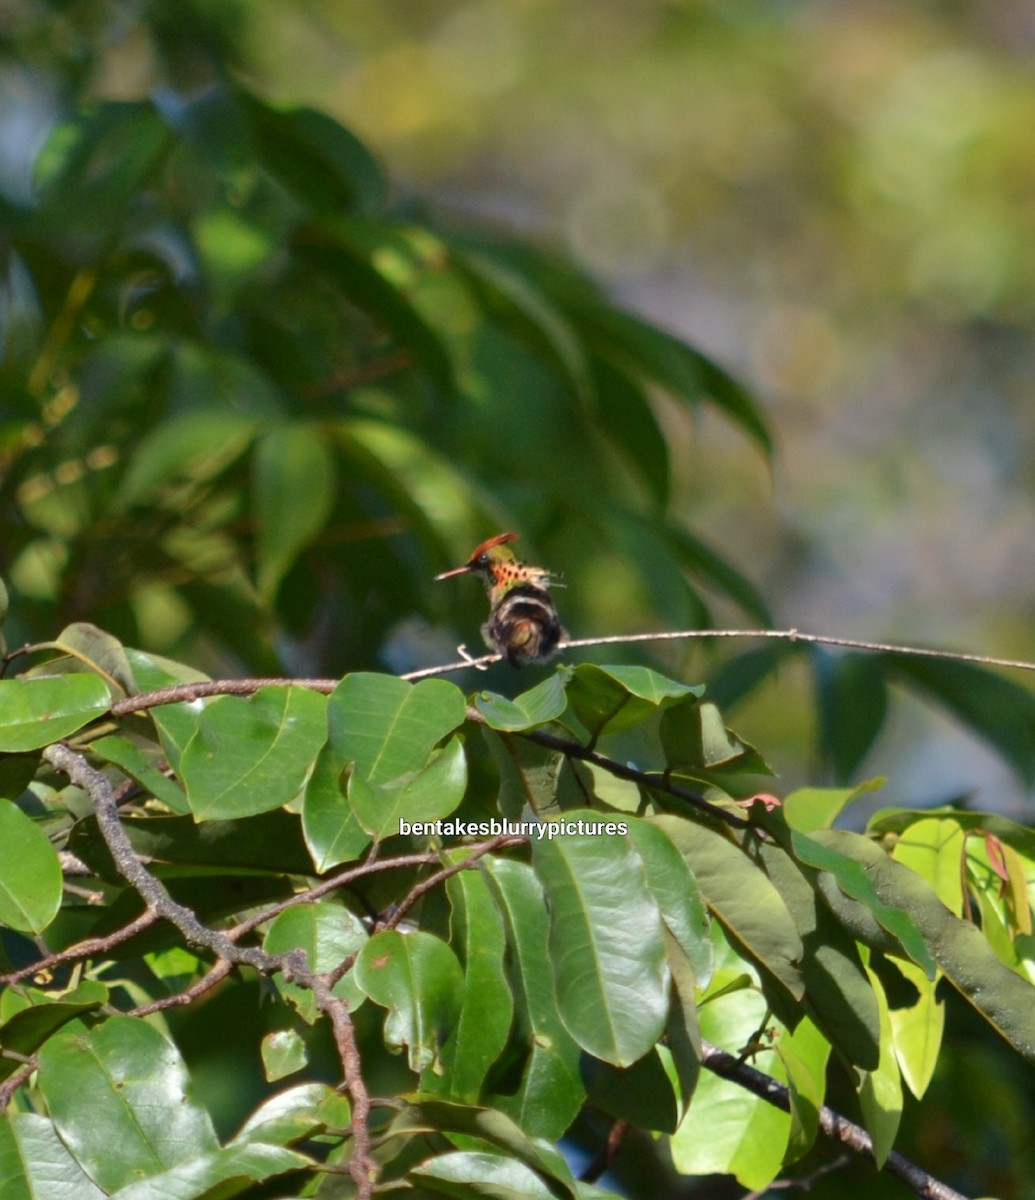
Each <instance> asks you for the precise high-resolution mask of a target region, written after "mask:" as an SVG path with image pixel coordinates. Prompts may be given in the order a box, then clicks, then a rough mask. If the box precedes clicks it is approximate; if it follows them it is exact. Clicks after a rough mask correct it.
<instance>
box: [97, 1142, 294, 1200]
mask: <svg viewBox="0 0 1035 1200" xmlns="http://www.w3.org/2000/svg"><path fill="white" fill-rule="evenodd" d="M312 1165H313V1163H312V1159H310V1158H307V1157H306V1156H305V1155H304V1154H299V1153H298V1152H297V1151H295V1150H287V1149H285V1148H284V1147H283V1146H265V1145H262V1144H261V1143H257V1142H256V1143H244V1144H242V1145H236V1146H227V1147H226V1148H225V1149H216V1150H210V1151H207V1152H206V1153H203V1154H197V1155H195V1156H194V1157H192V1158H190V1159H189V1160H187V1161H186V1162H182V1163H179V1164H178V1165H177V1166H175V1167H172V1168H170V1169H169V1170H166V1171H161V1172H158V1173H156V1174H154V1175H152V1176H151V1177H150V1178H148V1179H142V1180H140V1181H139V1182H137V1183H132V1184H130V1185H129V1186H128V1187H124V1188H121V1189H120V1190H119V1191H117V1192H115V1193H113V1195H112V1200H181V1198H182V1200H192V1198H193V1197H203V1196H212V1195H234V1194H236V1193H237V1192H239V1191H242V1190H243V1189H244V1188H245V1187H246V1186H247V1185H248V1184H251V1183H262V1182H264V1181H265V1180H267V1179H273V1178H275V1177H276V1176H278V1175H285V1174H287V1172H288V1171H298V1170H301V1169H303V1168H306V1167H312Z"/></svg>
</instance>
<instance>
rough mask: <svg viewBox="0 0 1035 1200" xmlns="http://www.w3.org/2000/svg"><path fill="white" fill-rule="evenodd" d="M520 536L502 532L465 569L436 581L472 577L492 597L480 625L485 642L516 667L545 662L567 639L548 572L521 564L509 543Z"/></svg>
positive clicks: (464, 566) (449, 572) (541, 568)
mask: <svg viewBox="0 0 1035 1200" xmlns="http://www.w3.org/2000/svg"><path fill="white" fill-rule="evenodd" d="M516 538H517V534H516V533H500V534H497V535H496V537H491V538H488V539H487V540H486V541H484V542H482V543H481V545H480V546H476V547H475V549H474V552H473V553H472V554H471V557H470V558H469V559H468V560H467V562H466V563H465V564H464V565H463V566H462V567H455V568H454V569H453V570H452V571H444V572H443V573H442V574H441V575H438V576H436V578H437V579H449V578H451V577H452V576H454V575H465V574H469V573H470V574H474V575H479V576H480V577H481V580H482V582H483V583H484V585H485V590H486V591H487V592H488V594H489V609H490V611H489V619H488V620H487V621H486V622H485V624H484V625H483V626H482V637H483V638H484V639H485V643H486V645H488V646H491V647H492V649H494V650H496V651H497V652H498V653H499V654H502V655H503V656H504V657H505V658H506V660H507V661H508V662H509V663H510V664H511V665H512V666H515V667H519V666H521V664H522V662H542V661H544V660H545V659H547V658H549V657H550V656H551V655H552V654H553V653H554V652H555V651H556V649H557V647H558V645H559V643H560V641H561V639H562V638H563V637H565V636H566V634H565V631H564V629H563V628H562V626H561V623H560V621H559V620H558V618H557V610H556V609H555V608H554V605H553V600H552V599H551V597H550V593H549V591H548V589H549V586H550V572H549V571H547V570H546V569H545V568H544V567H532V566H528V565H527V564H526V563H523V562H519V561H518V559H517V557H516V555H515V554H514V551H513V550H511V548H510V546H509V545H507V543H508V542H513V541H514V540H515V539H516Z"/></svg>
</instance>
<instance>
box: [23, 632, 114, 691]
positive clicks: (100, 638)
mask: <svg viewBox="0 0 1035 1200" xmlns="http://www.w3.org/2000/svg"><path fill="white" fill-rule="evenodd" d="M53 644H54V648H55V649H56V650H61V651H63V652H64V653H65V654H68V655H69V656H70V657H71V658H73V659H75V660H76V662H80V663H83V664H84V665H85V666H87V667H89V668H90V669H91V670H92V671H94V672H95V673H96V674H98V675H100V676H101V678H102V679H105V680H107V681H108V683H109V684H110V685H111V686H112V688H113V689H115V690H116V691H121V692H124V693H132V692H135V691H136V690H137V683H136V680H135V679H134V678H133V668H132V667H131V666H130V665H129V658H128V657H127V655H126V651H125V648H124V647H123V645H122V643H121V642H120V641H119V640H118V638H114V637H112V635H111V634H110V633H105V632H104V630H103V629H98V628H97V626H96V625H90V624H89V623H88V622H86V621H77V622H75V623H74V624H72V625H66V626H65V628H64V629H62V630H61V632H60V633H59V634H58V635H57V637H56V638H55V639H54V643H53ZM44 670H45V668H44Z"/></svg>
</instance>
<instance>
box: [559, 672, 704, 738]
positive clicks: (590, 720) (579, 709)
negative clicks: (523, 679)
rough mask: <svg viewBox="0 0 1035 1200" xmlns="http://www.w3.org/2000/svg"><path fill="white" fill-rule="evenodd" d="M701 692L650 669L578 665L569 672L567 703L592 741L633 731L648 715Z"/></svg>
mask: <svg viewBox="0 0 1035 1200" xmlns="http://www.w3.org/2000/svg"><path fill="white" fill-rule="evenodd" d="M703 691H704V688H703V686H700V685H699V686H696V687H690V686H689V685H687V684H685V683H677V682H676V681H675V680H673V679H666V678H665V677H664V676H663V675H659V674H658V673H657V671H652V670H651V669H650V668H649V667H637V666H628V667H626V666H608V667H602V666H597V665H596V664H595V663H581V664H580V665H579V666H577V667H576V668H575V669H574V670H573V671H572V672H571V678H570V681H569V683H568V700H569V702H570V704H571V706H572V708H573V709H574V711H575V713H576V715H577V716H578V718H579V720H580V721H581V722H582V723H583V725H585V726H586V728H587V729H588V730H589V731H590V734H591V736H592V737H593V739H594V740H595V739H596V738H599V737H601V736H602V735H604V734H610V733H621V732H622V731H623V730H626V729H632V728H634V727H635V726H637V725H639V724H640V723H641V722H642V721H643V719H644V718H645V717H646V716H647V715H648V714H649V713H651V712H654V711H655V710H657V709H659V708H668V707H669V706H670V705H673V704H678V703H679V702H680V701H682V700H685V699H686V697H688V696H694V697H696V696H700V695H701V693H702V692H703Z"/></svg>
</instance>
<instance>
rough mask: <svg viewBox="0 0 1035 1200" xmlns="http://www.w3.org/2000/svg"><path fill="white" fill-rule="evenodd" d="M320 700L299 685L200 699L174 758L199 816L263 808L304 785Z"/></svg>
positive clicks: (317, 739)
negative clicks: (193, 726)
mask: <svg viewBox="0 0 1035 1200" xmlns="http://www.w3.org/2000/svg"><path fill="white" fill-rule="evenodd" d="M326 707H327V701H326V699H325V698H324V697H323V696H320V695H318V694H317V693H316V692H312V691H310V690H309V689H308V688H304V687H265V688H260V690H259V691H257V692H256V693H255V695H254V696H250V697H248V698H247V699H244V698H242V697H240V696H220V697H219V698H218V699H216V700H213V701H210V702H209V703H208V704H206V706H205V708H204V711H203V712H202V714H201V717H200V719H199V721H198V728H197V732H196V733H195V735H194V737H193V738H192V739H191V740H190V742H189V743H188V745H187V747H186V749H185V750H184V752H183V757H182V759H181V760H180V778H181V779H182V780H183V783H184V786H185V787H186V789H187V798H188V799H189V800H190V805H191V809H192V810H193V812H194V815H195V816H196V817H197V819H198V820H199V821H213V820H230V819H233V818H236V817H247V816H251V815H253V814H254V813H260V812H268V811H269V810H271V809H274V808H279V807H280V806H281V805H282V804H287V803H289V802H290V801H291V800H294V799H295V797H296V796H298V794H299V793H300V792H301V790H302V788H303V787H304V786H305V783H306V780H307V779H308V778H309V774H310V772H311V770H312V767H313V762H314V760H315V759H316V756H317V754H318V753H319V750H320V747H321V746H322V745H323V743H324V739H325V738H326V724H325V713H326Z"/></svg>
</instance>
